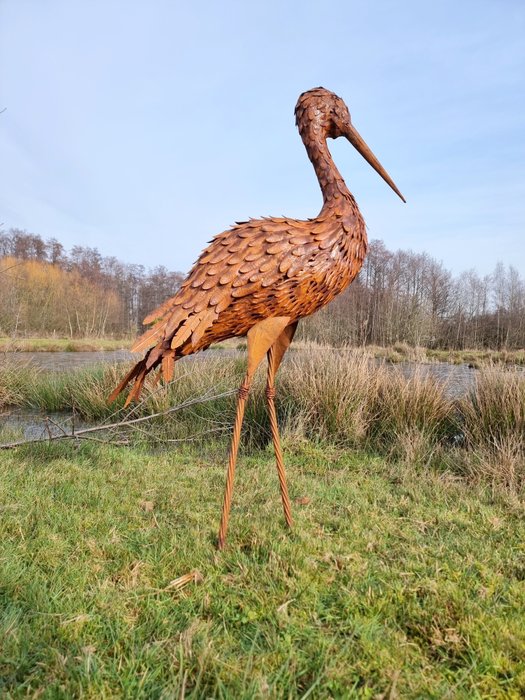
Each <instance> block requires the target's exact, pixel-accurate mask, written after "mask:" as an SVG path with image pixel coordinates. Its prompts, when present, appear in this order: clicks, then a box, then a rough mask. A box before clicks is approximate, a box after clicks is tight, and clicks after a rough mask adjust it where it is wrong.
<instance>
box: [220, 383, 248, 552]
mask: <svg viewBox="0 0 525 700" xmlns="http://www.w3.org/2000/svg"><path fill="white" fill-rule="evenodd" d="M250 384H251V381H250V378H249V377H248V375H246V377H245V378H244V381H243V383H242V384H241V387H240V389H239V398H238V399H237V412H236V414H235V423H234V425H233V435H232V441H231V445H230V453H229V457H228V470H227V472H226V488H225V491H224V501H223V504H222V516H221V525H220V528H219V538H218V547H219V549H224V544H225V542H226V533H227V532H228V521H229V519H230V508H231V505H232V495H233V477H234V476H235V465H236V463H237V452H238V450H239V442H240V438H241V428H242V421H243V418H244V408H245V405H246V399H247V398H248V393H249V391H250Z"/></svg>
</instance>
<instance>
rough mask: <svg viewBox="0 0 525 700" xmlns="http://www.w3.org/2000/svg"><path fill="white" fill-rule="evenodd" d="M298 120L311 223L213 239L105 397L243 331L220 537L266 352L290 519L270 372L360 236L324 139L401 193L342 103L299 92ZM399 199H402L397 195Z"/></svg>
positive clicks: (353, 259) (356, 250)
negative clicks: (338, 143) (318, 201)
mask: <svg viewBox="0 0 525 700" xmlns="http://www.w3.org/2000/svg"><path fill="white" fill-rule="evenodd" d="M295 116H296V124H297V127H298V129H299V133H300V135H301V138H302V140H303V143H304V145H305V147H306V151H307V153H308V157H309V158H310V160H311V162H312V164H313V166H314V169H315V172H316V175H317V178H318V180H319V184H320V186H321V191H322V194H323V207H322V209H321V211H320V213H319V215H318V216H317V217H316V218H315V219H306V220H304V221H303V220H297V219H285V218H279V219H277V218H264V219H250V220H249V221H244V222H240V223H238V224H237V225H236V226H234V227H233V228H231V229H228V230H227V231H224V232H223V233H220V234H219V235H217V236H215V238H214V239H213V240H212V241H211V243H210V244H209V246H208V247H207V248H206V249H205V250H204V251H203V252H202V253H201V255H200V257H199V259H198V260H197V262H196V263H195V265H194V266H193V268H192V270H191V271H190V273H189V275H188V277H187V278H186V280H185V281H184V282H183V284H182V286H181V288H180V289H179V291H178V292H177V294H175V296H174V297H172V298H171V299H168V300H167V301H166V302H164V304H162V305H161V306H160V307H159V308H157V309H155V310H154V311H152V312H151V313H150V314H149V315H148V316H147V317H146V319H145V320H144V323H145V324H150V325H151V328H150V329H149V330H148V331H146V333H144V334H143V335H142V336H141V337H140V338H139V339H138V340H137V341H136V343H135V344H134V346H133V350H134V351H142V350H147V352H146V354H145V356H144V359H142V360H140V362H138V363H137V364H136V365H135V366H134V367H133V368H132V369H131V371H130V372H129V373H128V374H127V375H126V376H125V377H124V379H123V380H122V382H121V383H120V384H119V386H118V387H117V388H116V389H115V391H114V392H113V393H112V395H111V397H110V400H113V399H114V398H115V397H116V396H117V395H118V394H119V393H120V392H121V391H122V390H123V389H124V388H125V387H126V386H127V385H128V384H129V383H131V382H133V386H132V388H131V391H130V393H129V395H128V398H127V402H126V404H128V403H129V402H130V401H133V400H135V399H137V398H138V397H139V395H140V392H141V389H142V386H143V384H144V380H145V377H146V375H147V374H148V373H150V372H153V371H156V372H158V373H160V376H162V378H163V379H164V380H165V381H170V380H171V379H172V376H173V365H174V362H175V361H176V360H177V359H179V358H180V357H183V356H185V355H190V354H192V353H195V352H198V351H199V350H205V349H206V348H207V347H209V346H210V345H211V344H212V343H215V342H218V341H221V340H225V339H226V338H232V337H239V336H247V339H248V368H247V373H246V377H245V379H244V381H243V384H242V385H241V388H240V390H239V398H238V403H237V412H236V418H235V424H234V430H233V437H232V443H231V447H230V455H229V462H228V472H227V479H226V492H225V496H224V504H223V513H222V519H221V526H220V531H219V548H222V547H223V546H224V543H225V538H226V531H227V527H228V519H229V512H230V506H231V499H232V491H233V477H234V472H235V464H236V460H237V450H238V446H239V440H240V434H241V427H242V421H243V416H244V406H245V403H246V399H247V397H248V392H249V389H250V385H251V381H252V378H253V375H254V373H255V370H256V369H257V366H258V365H259V364H260V362H261V361H262V360H263V358H264V356H265V354H268V383H267V401H268V410H269V416H270V423H271V429H272V438H273V443H274V448H275V455H276V461H277V470H278V475H279V483H280V487H281V496H282V501H283V508H284V513H285V519H286V522H287V524H288V525H289V526H291V524H292V516H291V508H290V499H289V497H288V491H287V486H286V477H285V471H284V465H283V460H282V453H281V448H280V444H279V432H278V427H277V419H276V414H275V405H274V397H275V385H274V380H275V374H276V372H277V369H278V367H279V364H280V362H281V360H282V357H283V355H284V353H285V352H286V349H287V348H288V346H289V344H290V343H291V341H292V338H293V334H294V332H295V329H296V326H297V322H298V320H299V319H300V318H302V317H303V316H308V315H309V314H312V313H314V312H315V311H317V310H318V309H320V308H321V307H322V306H324V305H325V304H327V303H328V302H330V301H331V300H332V299H333V298H334V297H335V296H337V294H339V293H340V292H342V291H343V290H344V289H345V288H346V287H347V286H348V285H349V284H350V282H352V280H353V279H354V278H355V276H356V275H357V273H358V272H359V270H360V269H361V266H362V264H363V261H364V258H365V255H366V250H367V237H366V230H365V223H364V220H363V217H362V216H361V214H360V212H359V209H358V208H357V204H356V203H355V200H354V198H353V196H352V194H351V193H350V192H349V190H348V188H347V187H346V185H345V183H344V180H343V178H342V177H341V175H340V174H339V172H338V170H337V168H336V166H335V164H334V162H333V160H332V157H331V155H330V151H329V150H328V146H327V143H326V141H327V138H338V137H340V136H344V137H346V138H347V139H348V140H349V141H350V143H351V144H352V145H353V146H354V147H355V148H356V149H357V150H358V151H359V153H361V155H362V156H363V157H364V158H365V159H366V160H367V161H368V163H370V165H371V166H372V167H373V168H374V169H375V170H376V171H377V172H378V173H379V175H381V177H382V178H383V179H384V180H385V181H386V182H387V183H388V184H389V185H390V187H391V188H392V189H393V190H394V191H395V192H396V193H397V194H398V195H399V196H400V197H401V199H403V196H402V195H401V193H400V192H399V190H398V189H397V187H396V186H395V184H394V183H393V181H392V180H391V178H390V176H389V175H388V174H387V172H386V171H385V170H384V168H383V167H382V166H381V164H380V163H379V161H378V160H377V158H376V157H375V156H374V154H373V153H372V151H371V150H370V149H369V148H368V146H367V145H366V143H365V142H364V141H363V139H362V138H361V136H360V135H359V134H358V132H357V131H356V129H355V128H354V127H353V125H352V123H351V120H350V114H349V112H348V108H347V106H346V105H345V103H344V102H343V100H342V99H341V98H340V97H338V96H337V95H335V94H334V93H333V92H330V91H329V90H326V89H325V88H321V87H319V88H314V89H313V90H309V91H307V92H304V93H303V94H302V95H301V96H300V97H299V100H298V102H297V105H296V108H295ZM403 201H405V200H404V199H403Z"/></svg>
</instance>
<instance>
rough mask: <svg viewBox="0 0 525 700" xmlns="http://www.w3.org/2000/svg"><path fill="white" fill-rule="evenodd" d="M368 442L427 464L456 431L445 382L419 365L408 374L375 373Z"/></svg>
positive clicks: (395, 371)
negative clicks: (375, 390) (375, 385)
mask: <svg viewBox="0 0 525 700" xmlns="http://www.w3.org/2000/svg"><path fill="white" fill-rule="evenodd" d="M378 377H379V382H378V387H377V392H376V393H375V396H374V403H373V407H372V408H371V413H372V416H373V419H372V420H371V421H370V431H369V436H368V437H369V441H368V443H369V445H370V446H371V447H373V448H374V449H378V450H380V451H381V452H383V453H386V454H389V455H391V456H393V457H395V458H398V459H399V458H400V459H403V460H405V461H407V462H411V463H428V461H429V460H430V459H431V458H432V457H433V455H434V453H435V451H436V449H437V448H438V447H441V446H442V445H443V443H444V442H445V441H446V440H447V439H449V438H450V437H451V435H453V434H454V432H456V425H455V424H456V421H455V407H454V402H453V400H452V399H451V397H450V395H449V394H448V392H447V387H446V384H444V383H443V382H440V381H439V380H438V379H436V378H435V377H433V376H432V375H430V374H428V373H426V372H424V370H423V369H422V368H415V370H414V371H413V372H412V373H411V374H410V375H409V376H405V374H404V373H403V372H402V371H401V370H400V369H398V368H389V369H387V370H386V371H383V372H381V373H380V374H379V375H378Z"/></svg>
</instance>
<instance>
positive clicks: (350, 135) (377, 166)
mask: <svg viewBox="0 0 525 700" xmlns="http://www.w3.org/2000/svg"><path fill="white" fill-rule="evenodd" d="M345 135H346V138H347V139H348V140H349V141H350V143H351V144H352V146H353V147H354V148H355V149H357V150H358V151H359V153H360V154H361V155H362V156H363V158H364V159H365V160H366V161H368V162H369V163H370V165H371V166H372V167H373V168H374V170H375V171H376V173H378V174H379V175H381V177H382V178H383V180H384V181H385V182H386V183H387V185H390V187H391V188H392V189H393V190H394V192H395V193H396V194H397V195H398V196H399V197H401V199H402V200H403V202H405V204H406V199H405V198H404V197H403V195H402V194H401V192H400V191H399V190H398V189H397V187H396V186H395V184H394V181H393V180H392V178H391V177H390V175H389V174H388V173H387V171H386V170H385V169H384V168H383V166H382V165H381V163H380V162H379V161H378V160H377V158H376V157H375V155H374V154H373V153H372V151H371V150H370V149H369V148H368V146H367V145H366V143H365V141H364V139H362V138H361V136H360V135H359V133H358V131H357V129H355V128H354V127H353V126H352V124H350V125H349V126H348V131H347V133H346V134H345Z"/></svg>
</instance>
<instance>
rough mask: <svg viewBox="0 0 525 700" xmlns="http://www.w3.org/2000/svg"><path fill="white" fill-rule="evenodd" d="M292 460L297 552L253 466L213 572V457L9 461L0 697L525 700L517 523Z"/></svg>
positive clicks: (523, 562) (306, 447)
mask: <svg viewBox="0 0 525 700" xmlns="http://www.w3.org/2000/svg"><path fill="white" fill-rule="evenodd" d="M286 448H287V449H286V456H287V468H288V475H289V482H290V488H291V495H292V499H293V501H294V517H295V521H296V522H295V528H294V531H293V532H292V533H287V532H286V531H285V529H284V527H283V518H282V516H281V511H280V500H279V495H278V486H277V478H276V474H275V467H274V460H273V455H272V454H271V452H270V451H269V450H262V451H261V450H256V451H252V452H251V453H250V454H248V455H246V454H244V455H243V456H242V458H241V462H240V466H239V470H238V474H237V477H236V491H235V494H234V509H233V513H232V522H231V529H230V536H229V545H228V548H227V549H226V550H225V551H224V552H223V553H220V554H219V553H217V552H216V550H215V546H214V543H215V533H216V529H217V525H218V518H219V509H220V502H221V497H222V489H223V479H224V469H225V464H224V463H225V459H224V449H223V446H222V445H221V446H220V449H219V448H218V447H217V446H215V447H214V446H213V445H212V444H208V446H207V447H206V448H201V449H200V450H199V451H198V452H195V451H191V450H189V449H187V448H185V449H182V450H177V451H175V450H173V451H170V452H166V451H160V452H159V451H155V452H152V451H151V450H150V449H147V448H144V447H142V448H141V447H138V446H137V447H136V448H134V449H125V450H122V449H118V448H115V447H111V446H105V445H86V444H83V445H81V446H78V447H77V446H74V445H70V444H64V443H62V444H54V445H44V446H40V447H38V448H35V447H33V448H32V449H29V448H24V449H22V450H18V451H17V452H16V453H14V452H8V453H0V470H1V473H2V478H1V480H0V483H1V484H2V487H1V488H2V494H1V496H0V502H1V503H2V504H3V513H2V519H1V521H0V581H1V598H0V599H1V618H0V625H1V628H2V633H1V634H0V640H1V641H0V645H1V647H0V679H1V681H0V684H1V685H0V688H1V690H0V694H1V695H2V697H6V698H22V697H23V698H27V697H35V698H36V697H39V698H74V697H82V698H97V699H98V698H148V699H150V698H151V699H156V698H159V699H161V698H163V699H165V698H211V697H213V698H284V697H286V698H306V697H310V698H325V697H337V698H343V697H344V698H352V697H355V698H379V697H382V698H385V699H386V698H396V697H397V698H423V697H424V698H445V697H449V698H485V697H491V698H520V697H523V695H524V694H525V627H524V626H523V614H524V612H525V588H524V585H523V581H524V580H525V549H524V544H523V543H524V541H525V524H524V523H525V521H524V517H523V516H524V512H523V507H522V506H520V505H519V504H517V503H515V502H514V501H512V500H511V499H504V498H502V497H499V496H496V497H495V496H494V495H493V494H492V493H491V492H490V490H488V489H486V488H484V487H482V486H474V487H472V486H471V485H467V484H466V483H464V482H462V481H461V480H457V479H455V478H452V477H451V476H450V475H447V474H442V475H438V474H437V473H436V472H433V471H428V470H423V471H422V470H414V469H410V468H409V467H408V466H407V465H406V464H404V463H403V464H401V463H395V462H392V463H390V462H387V461H385V460H384V459H381V458H377V457H376V458H374V457H371V456H370V455H369V454H366V453H363V452H354V451H349V450H347V449H345V450H343V449H339V448H336V447H333V446H329V445H326V444H322V445H317V446H316V445H312V444H311V443H308V442H305V441H297V440H289V441H288V444H287V445H286ZM297 501H299V503H300V504H302V505H300V504H299V503H298V502H297ZM194 571H198V572H199V574H198V575H197V576H196V578H197V580H198V581H199V582H195V580H194V579H192V577H191V576H189V577H187V579H191V581H190V582H187V584H186V585H185V586H182V583H184V582H185V581H186V579H182V580H180V577H181V576H183V575H185V574H188V573H190V572H194ZM177 580H179V583H180V585H177V583H173V581H177Z"/></svg>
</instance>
